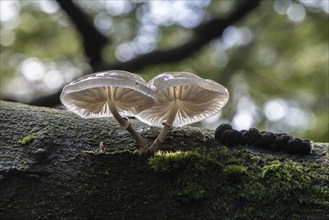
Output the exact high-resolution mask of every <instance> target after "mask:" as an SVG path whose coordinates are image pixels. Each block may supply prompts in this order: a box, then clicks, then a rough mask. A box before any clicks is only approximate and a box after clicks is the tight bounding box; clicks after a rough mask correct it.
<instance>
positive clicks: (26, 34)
mask: <svg viewBox="0 0 329 220" xmlns="http://www.w3.org/2000/svg"><path fill="white" fill-rule="evenodd" d="M0 3H1V4H0V9H1V12H0V24H1V32H0V34H1V38H0V49H1V68H0V76H1V90H0V93H1V99H2V100H11V101H16V102H22V103H29V104H34V105H40V106H49V107H56V106H58V105H60V102H59V99H58V96H59V94H60V91H61V89H62V88H63V86H64V85H65V84H67V83H69V82H70V81H72V80H73V79H75V78H78V77H80V76H82V75H85V74H90V73H92V72H95V71H102V70H107V69H123V70H128V71H131V72H134V73H139V74H142V76H143V77H144V78H145V80H149V79H150V78H152V77H153V76H154V75H157V74H159V73H161V72H167V71H190V72H193V73H196V74H198V75H199V76H201V77H204V78H209V79H213V80H216V81H218V82H219V83H221V84H222V85H224V86H225V87H227V88H228V90H229V91H230V95H231V99H230V101H229V103H228V105H227V106H226V107H224V109H223V112H222V113H221V115H216V116H214V117H211V118H209V119H207V120H205V121H203V122H202V123H198V124H197V125H196V126H203V127H209V128H215V127H216V126H218V125H219V124H220V123H223V122H229V123H232V125H233V126H234V127H235V128H236V129H247V128H250V127H257V128H259V129H261V130H268V131H273V132H288V133H289V134H292V135H296V136H299V137H301V138H306V139H311V140H313V141H321V142H322V141H325V142H328V141H329V131H328V126H329V122H328V114H329V113H328V112H329V106H328V105H329V104H328V103H329V99H328V93H329V92H328V80H329V77H328V74H329V73H328V71H329V70H328V69H329V64H328V63H329V58H328V50H329V48H328V37H329V26H328V24H329V22H328V15H329V1H328V0H262V1H257V0H254V1H248V0H247V1H243V0H240V1H236V0H212V1H211V0H189V1H188V0H186V1H167V0H162V1H138V0H135V1H120V0H116V1H110V0H89V1H87V0H85V1H81V0H80V1H78V0H76V1H71V0H56V1H55V0H38V1H32V0H25V1H23V0H22V1H18V0H0Z"/></svg>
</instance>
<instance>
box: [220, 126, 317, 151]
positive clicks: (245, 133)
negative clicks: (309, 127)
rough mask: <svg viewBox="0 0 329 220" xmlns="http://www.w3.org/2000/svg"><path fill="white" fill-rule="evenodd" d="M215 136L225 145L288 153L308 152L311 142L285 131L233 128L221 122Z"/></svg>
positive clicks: (310, 148)
mask: <svg viewBox="0 0 329 220" xmlns="http://www.w3.org/2000/svg"><path fill="white" fill-rule="evenodd" d="M215 138H216V140H218V141H219V142H221V143H222V144H224V145H226V146H229V147H231V146H235V145H251V146H256V147H261V148H264V149H269V150H273V151H280V150H281V151H286V152H288V153H290V154H309V153H310V152H311V150H312V144H311V142H310V141H309V140H301V139H300V138H293V137H292V136H290V135H288V134H286V133H272V132H267V131H262V132H259V130H257V129H256V128H250V129H249V130H241V131H238V130H235V129H233V128H232V126H231V125H230V124H222V125H220V126H218V127H217V129H216V131H215Z"/></svg>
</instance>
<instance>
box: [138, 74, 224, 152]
mask: <svg viewBox="0 0 329 220" xmlns="http://www.w3.org/2000/svg"><path fill="white" fill-rule="evenodd" d="M148 85H149V87H150V88H152V89H153V90H154V91H156V93H157V102H156V103H155V104H154V105H153V106H152V107H150V108H148V109H145V110H144V111H142V112H140V113H139V114H137V115H136V118H138V119H139V120H141V121H142V122H144V123H146V124H148V125H150V126H155V127H162V126H163V128H162V130H161V132H160V134H159V136H158V137H157V138H156V139H155V141H154V142H153V144H152V145H151V147H150V151H152V152H156V151H157V150H158V149H159V146H160V144H161V142H162V141H163V139H164V138H165V136H166V135H167V134H168V132H169V131H170V129H171V128H172V127H177V126H184V125H187V124H191V123H194V122H198V121H201V120H203V119H205V118H208V117H210V116H212V115H215V114H217V113H219V112H220V111H221V109H222V108H223V106H224V105H225V104H226V103H227V102H228V99H229V93H228V91H227V89H226V88H225V87H224V86H222V85H220V84H219V83H217V82H215V81H212V80H207V79H202V78H200V77H198V76H196V75H194V74H192V73H188V72H172V73H162V74H159V75H157V76H156V77H154V78H153V79H151V80H150V82H149V83H148Z"/></svg>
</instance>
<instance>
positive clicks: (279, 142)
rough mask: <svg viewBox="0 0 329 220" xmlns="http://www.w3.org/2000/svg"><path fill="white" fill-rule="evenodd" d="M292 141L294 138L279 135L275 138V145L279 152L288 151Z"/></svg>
mask: <svg viewBox="0 0 329 220" xmlns="http://www.w3.org/2000/svg"><path fill="white" fill-rule="evenodd" d="M290 139H292V137H291V136H289V135H287V134H277V135H276V138H275V145H276V146H277V148H278V150H286V149H287V144H288V141H289V140H290Z"/></svg>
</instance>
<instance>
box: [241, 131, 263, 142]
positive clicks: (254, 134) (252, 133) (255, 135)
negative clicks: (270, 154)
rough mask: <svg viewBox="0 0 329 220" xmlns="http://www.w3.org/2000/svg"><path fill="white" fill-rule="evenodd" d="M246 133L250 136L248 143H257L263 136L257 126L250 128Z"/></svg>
mask: <svg viewBox="0 0 329 220" xmlns="http://www.w3.org/2000/svg"><path fill="white" fill-rule="evenodd" d="M244 135H246V136H247V137H248V138H249V141H248V144H250V145H257V144H258V142H259V140H260V138H261V134H260V133H259V131H258V130H257V129H256V128H250V129H249V130H248V131H246V132H245V133H244Z"/></svg>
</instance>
